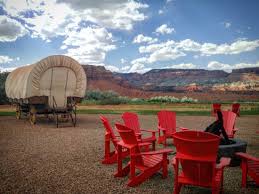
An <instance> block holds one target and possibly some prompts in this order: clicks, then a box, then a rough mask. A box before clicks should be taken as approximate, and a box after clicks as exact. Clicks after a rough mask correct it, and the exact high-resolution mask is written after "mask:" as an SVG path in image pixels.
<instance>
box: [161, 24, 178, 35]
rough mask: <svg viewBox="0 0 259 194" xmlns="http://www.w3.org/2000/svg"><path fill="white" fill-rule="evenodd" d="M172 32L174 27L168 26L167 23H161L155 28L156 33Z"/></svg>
mask: <svg viewBox="0 0 259 194" xmlns="http://www.w3.org/2000/svg"><path fill="white" fill-rule="evenodd" d="M172 32H175V30H174V28H170V27H168V26H167V24H163V25H161V26H159V27H158V28H157V29H156V33H158V34H171V33H172Z"/></svg>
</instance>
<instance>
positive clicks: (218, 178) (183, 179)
mask: <svg viewBox="0 0 259 194" xmlns="http://www.w3.org/2000/svg"><path fill="white" fill-rule="evenodd" d="M221 176H222V171H220V170H219V171H216V175H215V177H214V178H215V180H214V184H215V185H214V186H216V187H219V186H220V183H221V182H220V181H221ZM178 181H179V182H180V183H183V184H187V185H196V186H200V187H207V188H210V187H212V184H208V182H207V181H206V180H204V183H203V182H201V181H200V182H198V181H193V180H192V179H188V177H185V176H184V174H183V172H182V173H181V174H180V175H179V179H178ZM212 182H213V181H212ZM212 182H211V183H212Z"/></svg>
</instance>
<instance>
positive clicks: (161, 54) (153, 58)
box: [149, 47, 186, 63]
mask: <svg viewBox="0 0 259 194" xmlns="http://www.w3.org/2000/svg"><path fill="white" fill-rule="evenodd" d="M185 55H186V54H185V53H183V52H181V51H179V50H177V49H174V48H170V47H164V48H161V49H159V50H157V51H155V52H153V53H151V55H150V57H149V62H150V63H153V62H157V61H168V60H174V59H176V58H179V57H182V56H185Z"/></svg>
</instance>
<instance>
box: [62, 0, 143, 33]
mask: <svg viewBox="0 0 259 194" xmlns="http://www.w3.org/2000/svg"><path fill="white" fill-rule="evenodd" d="M58 2H65V3H67V4H69V5H70V6H71V7H72V8H73V9H74V10H76V11H77V12H79V14H78V15H79V16H80V17H81V18H82V19H83V20H86V21H91V22H93V23H96V24H98V25H101V26H104V27H107V28H113V29H121V30H131V29H132V28H133V25H134V23H135V22H139V21H143V20H145V19H146V18H147V17H146V16H145V15H144V14H143V13H141V12H140V10H141V9H144V8H147V7H148V5H147V4H143V3H140V2H136V1H133V0H131V1H128V0H108V1H102V0H97V1H96V0H95V1H85V0H77V1H71V0H60V1H58Z"/></svg>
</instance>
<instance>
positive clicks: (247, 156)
mask: <svg viewBox="0 0 259 194" xmlns="http://www.w3.org/2000/svg"><path fill="white" fill-rule="evenodd" d="M236 156H238V157H240V158H242V159H246V160H253V161H256V162H259V158H256V157H254V156H251V155H249V154H247V153H243V152H237V153H236Z"/></svg>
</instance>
